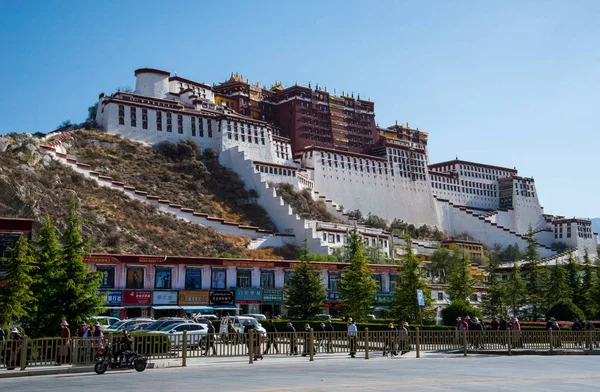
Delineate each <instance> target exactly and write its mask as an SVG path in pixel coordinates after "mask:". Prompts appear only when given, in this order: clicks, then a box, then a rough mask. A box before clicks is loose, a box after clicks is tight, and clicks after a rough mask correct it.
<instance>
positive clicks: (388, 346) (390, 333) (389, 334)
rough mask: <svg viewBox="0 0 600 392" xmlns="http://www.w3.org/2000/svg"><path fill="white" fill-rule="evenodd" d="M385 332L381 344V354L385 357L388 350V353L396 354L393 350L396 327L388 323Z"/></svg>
mask: <svg viewBox="0 0 600 392" xmlns="http://www.w3.org/2000/svg"><path fill="white" fill-rule="evenodd" d="M385 332H386V336H385V341H384V345H383V356H384V357H387V355H388V352H389V354H390V355H391V356H392V357H393V356H394V355H396V354H398V353H397V352H396V350H395V343H396V336H395V335H396V333H395V332H396V328H395V327H394V323H389V324H388V326H387V329H386V330H385ZM388 350H389V351H388Z"/></svg>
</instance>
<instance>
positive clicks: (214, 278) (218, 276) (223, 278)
mask: <svg viewBox="0 0 600 392" xmlns="http://www.w3.org/2000/svg"><path fill="white" fill-rule="evenodd" d="M226 286H227V270H224V269H213V270H212V274H211V279H210V288H211V289H219V290H223V289H225V288H226Z"/></svg>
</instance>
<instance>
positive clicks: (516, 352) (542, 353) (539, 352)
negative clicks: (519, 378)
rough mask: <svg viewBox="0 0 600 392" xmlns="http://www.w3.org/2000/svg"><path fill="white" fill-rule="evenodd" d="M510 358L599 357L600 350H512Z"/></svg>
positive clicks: (469, 352)
mask: <svg viewBox="0 0 600 392" xmlns="http://www.w3.org/2000/svg"><path fill="white" fill-rule="evenodd" d="M467 353H468V354H488V355H504V356H508V352H507V351H506V350H499V351H496V350H469V351H467ZM511 355H512V356H517V355H537V356H552V355H600V350H592V351H590V350H580V351H565V350H556V349H555V350H554V351H552V352H550V351H549V350H521V351H519V350H512V352H511Z"/></svg>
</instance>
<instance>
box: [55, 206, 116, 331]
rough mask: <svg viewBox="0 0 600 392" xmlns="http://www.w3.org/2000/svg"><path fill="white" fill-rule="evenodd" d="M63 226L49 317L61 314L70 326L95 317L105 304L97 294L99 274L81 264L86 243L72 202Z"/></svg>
mask: <svg viewBox="0 0 600 392" xmlns="http://www.w3.org/2000/svg"><path fill="white" fill-rule="evenodd" d="M66 223H67V224H66V230H65V232H64V233H63V235H62V238H61V243H62V249H61V255H60V258H59V260H58V263H57V268H56V275H55V277H56V280H57V281H58V282H60V284H59V285H57V286H56V287H55V292H54V308H53V311H52V313H51V314H53V315H62V316H63V317H64V318H65V319H66V320H67V321H68V322H69V323H73V324H75V323H79V322H80V321H82V320H84V319H85V318H87V317H90V316H93V315H94V314H97V313H98V311H99V310H100V307H101V306H102V305H103V304H104V296H102V295H99V293H100V282H101V279H102V275H101V274H100V273H97V272H92V271H90V269H89V267H88V266H87V265H85V264H84V263H83V256H84V254H85V253H84V249H85V248H86V247H87V244H88V241H87V240H84V239H83V238H82V237H81V233H80V232H79V230H80V225H81V223H80V221H79V219H78V218H77V215H76V210H75V202H74V201H71V202H70V203H69V209H68V219H67V222H66ZM56 321H59V320H58V319H57V320H56ZM56 325H58V323H57V324H56Z"/></svg>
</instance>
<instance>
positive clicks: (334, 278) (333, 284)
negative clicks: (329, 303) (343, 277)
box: [327, 272, 340, 291]
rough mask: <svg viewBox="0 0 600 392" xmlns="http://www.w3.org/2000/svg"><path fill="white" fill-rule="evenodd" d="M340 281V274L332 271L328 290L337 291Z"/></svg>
mask: <svg viewBox="0 0 600 392" xmlns="http://www.w3.org/2000/svg"><path fill="white" fill-rule="evenodd" d="M339 282H340V274H339V273H337V272H330V273H329V279H328V283H327V290H332V291H337V289H338V284H339Z"/></svg>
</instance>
